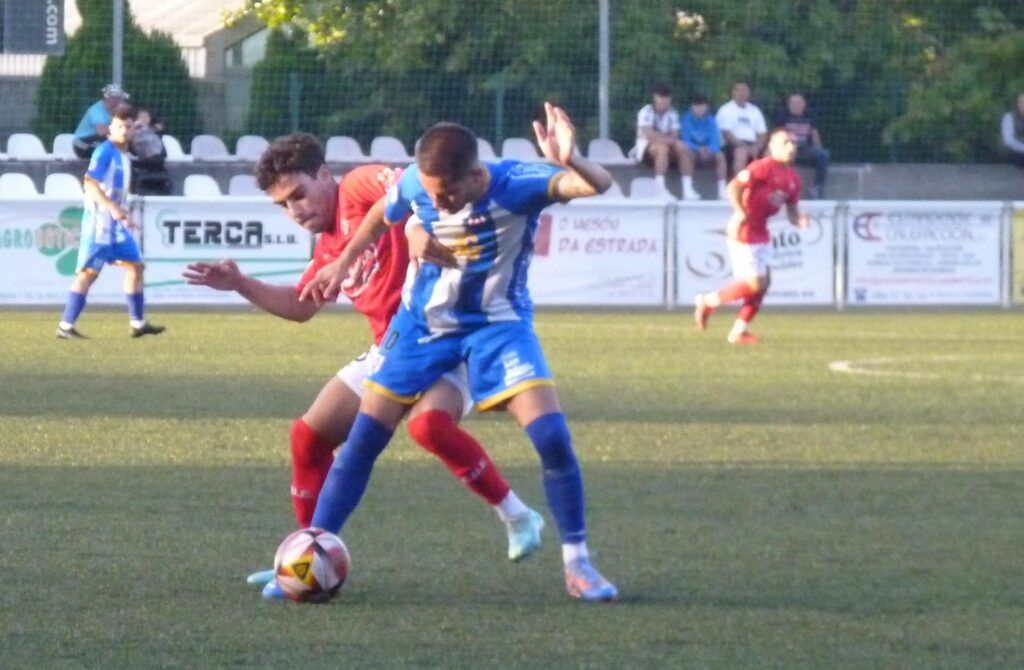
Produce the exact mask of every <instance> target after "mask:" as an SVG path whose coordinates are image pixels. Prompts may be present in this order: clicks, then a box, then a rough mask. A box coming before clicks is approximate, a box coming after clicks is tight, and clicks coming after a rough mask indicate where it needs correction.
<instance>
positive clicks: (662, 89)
mask: <svg viewBox="0 0 1024 670" xmlns="http://www.w3.org/2000/svg"><path fill="white" fill-rule="evenodd" d="M651 93H653V94H654V95H660V96H661V97H663V98H670V97H672V91H671V90H670V89H669V87H668V85H667V84H665V82H661V81H658V82H655V83H654V85H653V86H651Z"/></svg>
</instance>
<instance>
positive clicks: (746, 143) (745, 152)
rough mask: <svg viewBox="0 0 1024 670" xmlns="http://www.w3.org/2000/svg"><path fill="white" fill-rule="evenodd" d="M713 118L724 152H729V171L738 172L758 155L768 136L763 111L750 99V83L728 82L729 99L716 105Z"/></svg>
mask: <svg viewBox="0 0 1024 670" xmlns="http://www.w3.org/2000/svg"><path fill="white" fill-rule="evenodd" d="M715 120H716V121H718V129H719V130H720V131H721V132H722V139H723V140H725V148H726V152H727V153H729V154H732V174H734V175H736V174H739V173H740V172H741V171H742V170H743V168H745V167H747V163H749V162H750V161H752V160H754V159H755V158H757V157H758V156H759V155H761V151H763V150H764V145H765V140H766V139H767V137H768V127H767V125H766V124H765V122H764V114H762V113H761V110H760V109H758V108H757V105H755V104H754V103H752V102H750V86H748V85H747V83H746V82H745V81H737V82H736V83H735V84H733V85H732V99H731V100H730V101H729V102H727V103H725V104H724V105H722V106H721V107H719V108H718V113H717V114H715Z"/></svg>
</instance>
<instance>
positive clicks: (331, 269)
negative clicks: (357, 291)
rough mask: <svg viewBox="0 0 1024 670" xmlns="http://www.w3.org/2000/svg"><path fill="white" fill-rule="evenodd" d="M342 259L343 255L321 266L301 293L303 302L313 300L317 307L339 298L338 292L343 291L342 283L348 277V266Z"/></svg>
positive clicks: (300, 298)
mask: <svg viewBox="0 0 1024 670" xmlns="http://www.w3.org/2000/svg"><path fill="white" fill-rule="evenodd" d="M342 260H344V258H343V257H339V258H336V259H335V260H333V261H331V262H330V263H328V264H327V265H325V266H323V267H322V268H320V270H319V271H317V273H316V274H315V275H313V278H312V279H311V280H310V281H309V283H308V284H306V285H305V286H304V287H303V289H302V293H300V294H299V300H300V301H302V302H306V301H308V300H312V301H313V302H314V303H315V304H316V306H317V307H321V306H323V305H324V304H325V303H328V302H331V301H334V300H337V298H338V294H339V293H340V292H341V284H342V282H343V281H344V280H345V278H346V277H348V267H347V266H345V265H342V264H341V263H340V262H339V261H342Z"/></svg>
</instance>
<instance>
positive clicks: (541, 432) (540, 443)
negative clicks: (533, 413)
mask: <svg viewBox="0 0 1024 670" xmlns="http://www.w3.org/2000/svg"><path fill="white" fill-rule="evenodd" d="M526 433H527V435H529V436H530V440H531V441H532V442H533V446H534V448H535V449H536V450H537V454H538V455H539V456H540V460H541V464H542V465H543V466H544V470H545V471H546V472H567V471H570V470H574V469H576V468H578V467H579V465H578V463H577V461H576V454H575V453H573V450H572V435H571V433H570V432H569V424H567V423H566V422H565V415H564V414H562V413H561V412H555V413H552V414H545V415H543V416H541V417H538V418H536V419H534V420H533V421H532V422H531V423H530V424H529V425H528V426H527V427H526Z"/></svg>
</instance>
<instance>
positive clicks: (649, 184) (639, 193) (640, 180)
mask: <svg viewBox="0 0 1024 670" xmlns="http://www.w3.org/2000/svg"><path fill="white" fill-rule="evenodd" d="M629 197H630V198H640V199H647V200H675V199H676V197H675V196H674V195H672V194H671V193H670V192H669V190H668V189H667V188H665V187H664V186H661V185H659V184H658V182H656V181H654V177H633V181H632V182H630V184H629Z"/></svg>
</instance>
